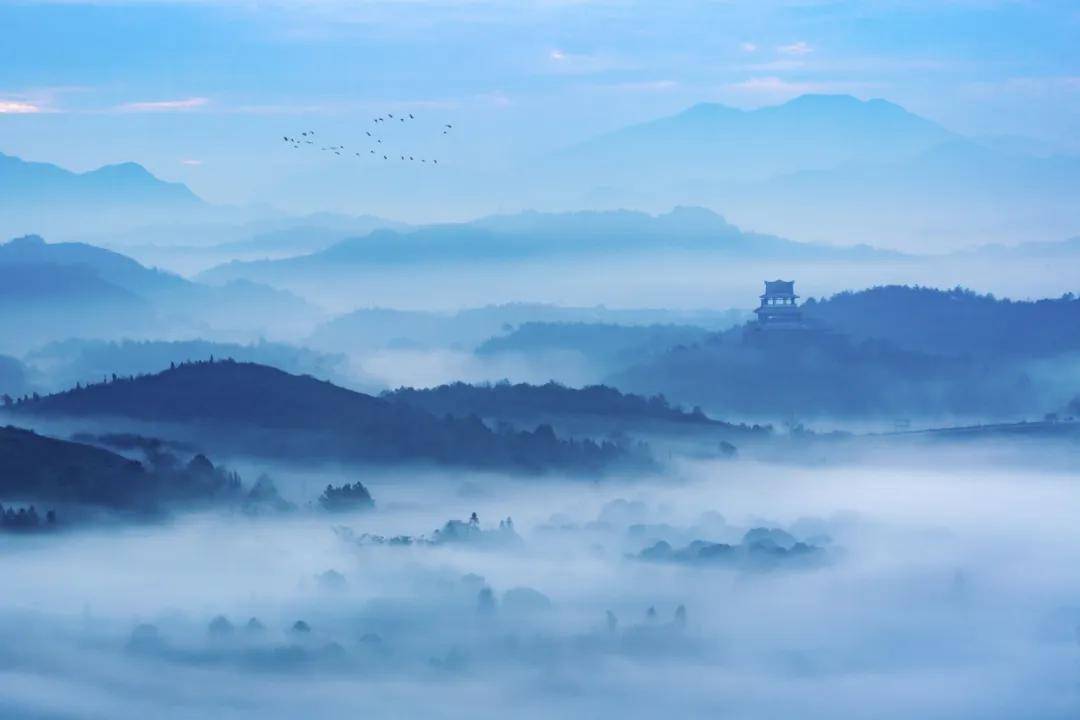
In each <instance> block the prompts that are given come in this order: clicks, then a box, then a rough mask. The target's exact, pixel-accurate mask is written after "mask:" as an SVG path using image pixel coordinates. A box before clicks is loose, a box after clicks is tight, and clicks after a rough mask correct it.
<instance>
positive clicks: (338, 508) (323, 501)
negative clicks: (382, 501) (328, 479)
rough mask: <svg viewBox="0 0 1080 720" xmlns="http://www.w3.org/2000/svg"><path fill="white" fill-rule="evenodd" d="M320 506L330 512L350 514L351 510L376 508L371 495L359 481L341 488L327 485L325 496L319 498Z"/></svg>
mask: <svg viewBox="0 0 1080 720" xmlns="http://www.w3.org/2000/svg"><path fill="white" fill-rule="evenodd" d="M319 505H321V506H322V508H323V509H324V510H329V511H330V512H348V511H350V510H363V509H368V508H372V507H374V506H375V501H374V500H373V499H372V498H371V493H369V492H368V489H367V488H366V487H364V486H363V484H362V483H360V482H359V481H357V482H355V483H353V484H352V485H350V484H349V483H345V484H344V485H342V486H341V487H339V488H336V487H334V486H333V485H327V486H326V489H325V490H323V494H322V495H320V496H319Z"/></svg>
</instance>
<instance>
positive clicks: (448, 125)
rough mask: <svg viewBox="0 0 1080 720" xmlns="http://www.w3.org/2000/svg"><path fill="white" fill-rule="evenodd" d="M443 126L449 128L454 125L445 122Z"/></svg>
mask: <svg viewBox="0 0 1080 720" xmlns="http://www.w3.org/2000/svg"><path fill="white" fill-rule="evenodd" d="M443 127H445V128H446V129H447V130H449V129H451V128H452V127H454V126H453V125H451V124H449V123H447V124H446V125H444V126H443Z"/></svg>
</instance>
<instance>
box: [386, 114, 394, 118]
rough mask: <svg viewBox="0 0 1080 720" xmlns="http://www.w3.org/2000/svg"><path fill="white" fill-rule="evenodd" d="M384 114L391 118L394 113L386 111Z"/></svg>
mask: <svg viewBox="0 0 1080 720" xmlns="http://www.w3.org/2000/svg"><path fill="white" fill-rule="evenodd" d="M386 115H387V117H389V118H391V119H393V117H394V113H386Z"/></svg>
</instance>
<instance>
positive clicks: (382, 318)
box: [308, 303, 746, 352]
mask: <svg viewBox="0 0 1080 720" xmlns="http://www.w3.org/2000/svg"><path fill="white" fill-rule="evenodd" d="M745 319H746V313H743V312H740V311H737V310H736V311H733V310H667V309H656V308H625V309H618V308H607V307H566V306H559V305H548V304H542V303H507V304H504V305H489V306H487V307H480V308H468V309H465V310H459V311H457V312H453V313H438V312H424V311H411V310H394V309H388V308H364V309H361V310H355V311H353V312H350V313H347V314H345V315H342V316H340V317H337V318H334V319H333V320H330V321H329V322H327V323H325V324H323V325H322V326H320V327H319V328H318V330H317V331H316V332H315V333H314V334H313V335H312V336H311V337H310V338H309V340H308V342H309V343H310V344H311V345H312V346H314V347H318V348H322V349H326V350H331V351H334V352H362V351H364V350H371V349H374V348H381V347H397V348H440V347H441V348H456V349H460V350H467V351H471V350H473V349H474V348H475V347H477V346H486V345H487V341H488V340H492V341H493V342H498V339H497V338H496V336H500V337H501V336H504V335H506V334H507V333H510V334H511V335H513V334H514V332H515V330H517V329H519V328H521V327H523V326H525V325H527V324H531V323H543V324H548V323H550V324H563V323H568V324H569V323H593V324H604V325H618V326H620V327H626V328H628V329H627V331H626V333H627V334H630V333H633V332H634V329H635V328H638V327H640V326H643V325H676V324H678V325H682V326H690V325H692V326H695V327H702V328H706V329H708V330H721V329H724V328H728V327H730V326H732V325H734V324H736V323H738V322H741V321H743V320H745ZM508 342H516V341H515V340H510V341H508ZM501 349H507V350H512V348H510V347H506V348H503V347H501V346H498V345H496V346H495V347H492V348H486V347H485V352H486V351H487V350H491V351H492V352H497V351H499V350H501ZM535 349H540V348H535Z"/></svg>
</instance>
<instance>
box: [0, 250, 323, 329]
mask: <svg viewBox="0 0 1080 720" xmlns="http://www.w3.org/2000/svg"><path fill="white" fill-rule="evenodd" d="M0 277H3V278H5V279H6V282H3V283H2V287H0V303H2V304H3V305H4V306H5V307H6V308H7V309H8V312H7V313H5V315H4V316H3V317H0V328H2V329H4V330H5V331H6V333H7V334H6V337H4V338H3V340H0V348H8V349H16V350H19V351H25V350H26V349H28V348H30V347H32V346H34V345H37V344H41V343H43V342H48V341H51V340H59V339H65V338H68V337H101V338H117V337H124V336H136V337H139V336H142V334H143V333H144V332H145V331H146V330H147V329H148V327H150V326H151V323H152V322H155V321H156V322H158V323H159V324H158V325H157V326H156V329H157V330H158V331H159V332H160V331H161V329H162V327H163V326H169V327H174V328H175V327H180V326H182V325H185V324H186V325H187V326H191V327H200V328H203V327H206V326H207V325H209V326H210V327H214V328H219V329H229V330H244V329H246V330H248V331H249V333H250V334H257V332H258V331H260V329H261V328H262V327H263V326H265V325H268V324H270V323H271V322H273V323H274V324H276V325H277V326H278V327H279V328H281V327H288V326H290V325H291V324H296V325H304V326H305V327H306V326H308V325H312V326H313V325H314V324H315V322H316V321H317V320H318V319H319V314H318V311H316V310H315V309H314V308H312V307H310V306H309V305H308V304H307V303H306V302H305V301H303V300H301V299H300V298H298V297H296V296H294V295H291V294H290V293H287V292H285V291H281V290H276V289H274V288H270V287H266V286H264V285H258V284H255V283H250V282H247V281H239V282H235V283H229V284H226V285H223V286H208V285H204V284H200V283H194V282H191V281H189V280H185V279H184V278H181V277H179V276H178V275H173V274H171V273H166V272H162V271H160V270H155V269H150V268H146V267H144V266H142V265H140V264H139V263H138V262H136V261H134V260H132V259H131V258H129V257H126V256H124V255H121V254H119V253H115V252H112V251H109V250H105V249H103V248H98V247H95V246H93V245H86V244H83V243H46V242H45V241H44V240H43V239H42V238H41V237H39V236H36V235H30V236H26V237H22V238H17V239H15V240H12V241H10V242H8V243H4V244H0ZM20 313H22V315H20ZM29 318H36V319H37V320H36V321H35V322H34V323H28V322H26V320H27V319H29ZM166 318H167V319H166Z"/></svg>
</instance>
